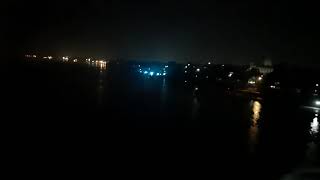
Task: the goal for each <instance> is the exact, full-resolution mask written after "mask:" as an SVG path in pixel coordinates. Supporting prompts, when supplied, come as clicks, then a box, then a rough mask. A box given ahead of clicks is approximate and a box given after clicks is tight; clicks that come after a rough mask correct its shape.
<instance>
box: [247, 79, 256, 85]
mask: <svg viewBox="0 0 320 180" xmlns="http://www.w3.org/2000/svg"><path fill="white" fill-rule="evenodd" d="M248 83H249V84H256V82H255V81H252V80H250V81H248Z"/></svg>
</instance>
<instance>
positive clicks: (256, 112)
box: [249, 101, 262, 152]
mask: <svg viewBox="0 0 320 180" xmlns="http://www.w3.org/2000/svg"><path fill="white" fill-rule="evenodd" d="M250 104H251V108H252V113H253V114H252V117H251V121H250V122H251V126H250V129H249V145H250V151H251V152H253V151H254V150H255V146H256V144H257V143H258V135H259V126H258V124H259V120H260V113H261V108H262V106H261V104H260V102H259V101H251V103H250Z"/></svg>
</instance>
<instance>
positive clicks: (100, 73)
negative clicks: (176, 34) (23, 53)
mask: <svg viewBox="0 0 320 180" xmlns="http://www.w3.org/2000/svg"><path fill="white" fill-rule="evenodd" d="M7 73H8V77H9V81H10V82H9V86H8V87H9V88H8V89H9V91H8V92H9V93H8V94H7V96H8V97H7V99H9V100H7V101H5V103H6V107H7V108H6V110H7V111H8V112H10V116H11V117H16V118H15V119H14V118H13V119H12V120H11V121H13V122H12V123H13V124H15V125H16V126H20V127H23V126H25V127H28V128H30V127H32V128H39V129H46V128H48V129H50V128H51V129H52V128H53V129H57V130H58V129H60V128H66V129H81V130H82V131H87V130H88V129H86V128H91V129H92V128H93V129H94V128H97V129H98V128H99V129H100V128H103V129H106V131H108V130H107V129H110V128H111V129H112V128H115V127H116V128H123V127H155V128H159V127H166V128H201V129H202V130H199V129H198V130H190V131H189V132H190V134H191V135H190V134H189V135H185V134H183V135H181V137H180V138H176V139H173V140H172V139H171V141H170V143H171V144H170V145H168V146H169V148H168V147H167V148H163V147H157V146H152V147H150V149H149V150H152V149H153V148H155V149H161V148H163V149H161V152H162V153H163V154H170V155H171V156H172V157H174V158H173V159H174V161H175V162H174V163H171V161H170V163H168V162H167V165H166V167H167V168H168V167H170V168H173V169H174V168H176V166H181V164H183V165H185V166H186V167H184V168H185V170H184V171H183V173H184V174H187V173H188V171H190V169H194V168H199V169H200V170H201V171H203V172H202V173H200V174H199V175H202V174H203V173H208V172H211V171H212V173H209V174H211V175H212V177H215V176H218V175H215V173H216V171H214V170H216V169H217V168H216V166H218V167H220V168H222V169H224V170H227V174H225V175H230V174H233V173H232V172H234V173H236V172H237V173H240V174H241V175H244V176H245V177H248V178H252V179H278V178H280V177H282V176H283V175H284V174H286V173H289V172H294V171H295V170H296V169H300V168H305V167H318V165H319V161H318V159H319V155H318V151H319V149H318V143H319V132H318V130H319V124H318V120H317V111H316V110H313V109H306V108H302V107H301V106H302V105H301V104H297V103H295V102H293V101H291V100H290V99H288V98H282V97H276V98H275V97H269V99H263V100H255V99H251V98H250V97H249V98H248V97H244V96H235V95H232V94H228V93H225V92H224V91H221V90H217V89H214V88H213V89H210V91H205V93H203V94H201V93H200V94H199V95H198V96H195V95H194V93H193V88H190V87H186V86H184V85H183V82H178V81H177V80H175V81H173V80H170V79H167V78H157V79H150V78H144V77H142V76H139V75H138V74H136V73H133V72H132V71H131V70H130V68H129V67H122V66H119V67H117V66H116V65H115V66H114V67H112V68H111V67H110V70H109V69H107V70H103V69H99V68H93V67H88V66H87V65H74V64H72V65H71V64H41V63H40V64H39V63H25V64H20V65H17V66H16V67H11V68H10V71H8V72H7ZM200 92H204V91H200ZM8 121H9V120H8ZM145 136H148V134H146V135H145ZM151 142H152V140H151ZM180 145H181V146H182V148H179V150H174V148H173V147H177V146H180ZM171 148H172V149H171ZM149 150H146V151H149ZM162 153H160V154H156V155H154V156H151V157H153V158H154V157H156V158H155V159H156V160H157V161H158V160H160V161H161V159H163V158H164V159H165V158H166V157H165V155H163V157H162ZM125 154H126V153H125ZM151 159H152V158H151ZM170 160H172V159H170ZM200 160H201V161H204V162H203V163H202V162H201V163H200ZM191 162H195V163H191ZM170 168H169V169H170ZM240 169H241V171H236V170H240ZM228 170H230V172H228ZM173 171H177V170H173ZM237 173H236V174H237ZM240 174H239V175H240Z"/></svg>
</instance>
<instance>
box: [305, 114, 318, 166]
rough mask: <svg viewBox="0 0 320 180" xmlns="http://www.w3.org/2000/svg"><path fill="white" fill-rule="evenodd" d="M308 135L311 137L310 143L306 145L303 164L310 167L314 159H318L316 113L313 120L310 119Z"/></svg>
mask: <svg viewBox="0 0 320 180" xmlns="http://www.w3.org/2000/svg"><path fill="white" fill-rule="evenodd" d="M309 133H310V135H311V142H309V143H308V144H307V150H306V155H305V156H306V159H305V163H306V165H308V164H309V165H312V164H313V163H314V162H315V161H316V159H318V157H319V150H318V149H319V144H318V143H319V142H318V140H317V138H318V136H319V134H318V133H319V122H318V111H316V112H315V115H314V118H313V119H312V122H311V123H310V130H309Z"/></svg>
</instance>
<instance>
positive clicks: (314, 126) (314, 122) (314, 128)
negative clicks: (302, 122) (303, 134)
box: [310, 114, 319, 135]
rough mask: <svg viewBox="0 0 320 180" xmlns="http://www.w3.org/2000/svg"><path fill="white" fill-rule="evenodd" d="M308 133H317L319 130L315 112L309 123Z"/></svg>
mask: <svg viewBox="0 0 320 180" xmlns="http://www.w3.org/2000/svg"><path fill="white" fill-rule="evenodd" d="M310 127H311V128H310V134H311V135H317V134H318V132H319V122H318V114H315V117H314V118H313V120H312V122H311V124H310Z"/></svg>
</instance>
